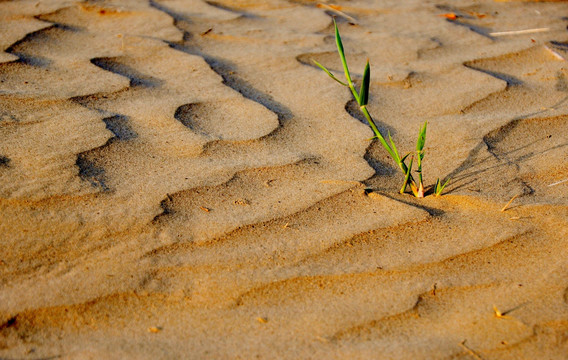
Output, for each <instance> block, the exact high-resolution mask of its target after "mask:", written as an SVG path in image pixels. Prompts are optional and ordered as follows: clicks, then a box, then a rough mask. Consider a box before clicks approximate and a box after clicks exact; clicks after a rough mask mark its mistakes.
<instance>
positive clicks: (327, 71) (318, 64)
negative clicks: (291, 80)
mask: <svg viewBox="0 0 568 360" xmlns="http://www.w3.org/2000/svg"><path fill="white" fill-rule="evenodd" d="M312 61H313V62H314V64H316V65H317V66H318V67H319V68H320V69H322V70H323V71H325V73H326V74H327V75H329V77H330V78H332V79H333V80H335V81H337V82H338V83H340V84H341V85H343V86H349V85H347V84H346V83H344V82H343V81H341V80H339V79H338V78H336V77H335V76H334V75H333V74H332V73H331V72H330V71H329V70H327V69H326V68H325V66H323V65H322V64H320V63H319V62H317V61H315V60H314V59H312Z"/></svg>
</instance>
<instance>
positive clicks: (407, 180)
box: [312, 19, 450, 198]
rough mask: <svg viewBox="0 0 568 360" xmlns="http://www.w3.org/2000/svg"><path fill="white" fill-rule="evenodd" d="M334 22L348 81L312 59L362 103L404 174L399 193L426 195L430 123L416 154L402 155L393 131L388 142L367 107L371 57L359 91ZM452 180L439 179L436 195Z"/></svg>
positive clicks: (364, 112) (380, 138) (363, 109)
mask: <svg viewBox="0 0 568 360" xmlns="http://www.w3.org/2000/svg"><path fill="white" fill-rule="evenodd" d="M333 25H334V28H335V43H336V45H337V52H338V53H339V57H340V59H341V64H342V66H343V72H344V74H345V79H346V82H344V81H341V80H339V79H338V78H337V77H336V76H335V75H333V73H332V72H331V71H329V70H328V69H327V68H326V67H325V66H323V65H322V64H320V63H319V62H317V61H315V60H312V61H313V62H314V64H315V65H317V66H318V67H319V68H320V69H322V70H323V71H324V72H325V73H326V74H327V75H328V76H329V77H331V78H332V79H333V80H335V81H337V82H338V83H339V84H341V85H343V86H345V87H348V88H349V90H351V94H353V98H354V99H355V101H357V104H359V108H360V110H361V112H362V113H363V115H364V116H365V119H367V122H368V123H369V126H370V127H371V129H372V130H373V133H374V134H375V136H374V137H373V138H371V140H374V139H378V140H379V142H380V143H381V145H382V146H383V148H384V149H385V150H386V151H387V152H388V153H389V155H390V156H391V158H392V159H393V160H394V162H395V163H396V165H397V166H398V167H399V168H400V170H401V172H402V174H403V175H404V183H403V185H402V188H401V189H400V193H401V194H402V193H404V192H406V189H407V188H408V187H410V190H411V191H412V194H414V196H415V197H418V198H423V197H424V195H425V188H424V183H423V179H422V162H423V160H424V155H425V151H424V145H425V144H426V128H427V126H428V123H427V122H425V123H424V124H423V125H422V127H421V128H420V131H419V133H418V140H417V141H416V153H415V154H412V153H408V154H406V155H404V156H403V157H401V156H400V153H399V152H398V149H397V147H396V145H395V143H394V141H393V139H392V137H391V134H390V132H389V133H388V134H387V135H388V136H387V138H388V142H387V140H386V139H385V137H384V136H383V134H382V133H381V132H380V131H379V129H378V128H377V125H376V124H375V121H374V120H373V118H372V117H371V114H369V110H368V109H367V104H368V102H369V85H370V81H371V66H370V65H369V59H367V64H366V65H365V70H364V71H363V79H362V81H361V87H360V88H359V91H357V89H356V88H355V85H354V84H353V79H352V78H351V74H350V72H349V67H348V66H347V60H346V58H345V51H344V49H343V42H342V41H341V36H340V35H339V29H338V27H337V23H336V22H335V19H334V20H333ZM407 160H408V165H407V163H406V161H407ZM415 160H416V165H417V170H416V178H415V177H414V176H413V174H412V166H413V165H414V163H415ZM449 181H450V180H449V179H448V180H446V182H445V183H443V184H442V183H441V182H440V179H438V180H437V181H436V185H435V187H434V195H435V196H440V195H441V194H442V191H443V190H444V187H446V185H447V184H448V182H449Z"/></svg>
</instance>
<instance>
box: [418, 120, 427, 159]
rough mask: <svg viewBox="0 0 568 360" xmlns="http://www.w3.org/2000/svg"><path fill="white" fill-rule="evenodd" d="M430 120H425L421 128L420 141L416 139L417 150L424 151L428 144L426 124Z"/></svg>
mask: <svg viewBox="0 0 568 360" xmlns="http://www.w3.org/2000/svg"><path fill="white" fill-rule="evenodd" d="M427 125H428V122H425V123H424V125H423V126H422V127H421V128H420V133H419V134H418V141H416V152H417V153H422V150H424V144H426V126H427Z"/></svg>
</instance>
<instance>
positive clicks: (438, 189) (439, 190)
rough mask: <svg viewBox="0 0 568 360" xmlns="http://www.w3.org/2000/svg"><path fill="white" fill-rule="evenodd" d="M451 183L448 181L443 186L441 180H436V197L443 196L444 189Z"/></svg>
mask: <svg viewBox="0 0 568 360" xmlns="http://www.w3.org/2000/svg"><path fill="white" fill-rule="evenodd" d="M449 182H450V179H448V180H446V182H445V183H444V184H443V185H441V184H442V183H441V182H440V179H439V178H438V180H436V187H435V190H434V195H435V196H440V195H442V191H444V188H445V187H446V185H448V183H449Z"/></svg>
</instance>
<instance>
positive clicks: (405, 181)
mask: <svg viewBox="0 0 568 360" xmlns="http://www.w3.org/2000/svg"><path fill="white" fill-rule="evenodd" d="M407 157H408V155H406V156H405V157H404V159H406V158H407ZM413 160H414V157H411V158H410V163H409V164H408V168H407V169H406V174H405V175H404V183H403V184H402V188H400V193H401V194H404V192H405V191H406V186H407V185H408V182H409V181H410V176H411V174H410V173H411V172H412V162H413ZM402 164H404V160H402ZM405 166H406V165H405Z"/></svg>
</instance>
